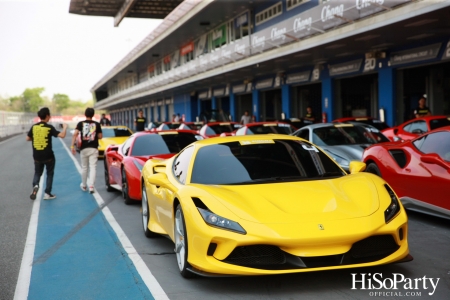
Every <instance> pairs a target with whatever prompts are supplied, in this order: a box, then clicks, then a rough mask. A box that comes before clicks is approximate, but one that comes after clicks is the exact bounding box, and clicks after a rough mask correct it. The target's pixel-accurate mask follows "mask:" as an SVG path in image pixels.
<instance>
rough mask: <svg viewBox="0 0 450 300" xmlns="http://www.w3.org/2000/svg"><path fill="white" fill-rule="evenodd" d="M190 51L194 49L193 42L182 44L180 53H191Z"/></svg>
mask: <svg viewBox="0 0 450 300" xmlns="http://www.w3.org/2000/svg"><path fill="white" fill-rule="evenodd" d="M192 51H194V42H190V43H188V44H186V45H184V46H183V47H181V50H180V54H181V55H186V54H188V53H191V52H192Z"/></svg>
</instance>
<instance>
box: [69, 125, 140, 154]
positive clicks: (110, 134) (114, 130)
mask: <svg viewBox="0 0 450 300" xmlns="http://www.w3.org/2000/svg"><path fill="white" fill-rule="evenodd" d="M102 133H103V138H102V139H100V140H98V157H100V158H103V157H104V156H105V149H106V147H108V146H109V145H119V144H123V143H124V142H125V141H126V140H127V139H128V137H129V136H131V135H132V134H133V131H131V129H130V128H128V127H127V126H122V125H118V126H102ZM80 147H81V137H80V135H78V137H77V142H76V149H77V151H78V152H79V151H80Z"/></svg>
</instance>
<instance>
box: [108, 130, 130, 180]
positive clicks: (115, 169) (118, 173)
mask: <svg viewBox="0 0 450 300" xmlns="http://www.w3.org/2000/svg"><path fill="white" fill-rule="evenodd" d="M133 141H134V138H129V139H128V140H126V141H125V143H123V144H122V145H119V149H118V150H117V152H111V164H110V168H109V170H110V171H109V172H110V174H111V177H112V178H113V180H114V182H116V183H117V184H120V185H122V160H123V157H124V156H128V154H129V153H128V152H129V150H130V146H131V144H132V143H133ZM108 155H109V154H108Z"/></svg>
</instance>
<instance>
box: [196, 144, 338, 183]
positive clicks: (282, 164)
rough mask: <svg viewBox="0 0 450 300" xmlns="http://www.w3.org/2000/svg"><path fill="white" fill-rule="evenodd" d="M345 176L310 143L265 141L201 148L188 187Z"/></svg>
mask: <svg viewBox="0 0 450 300" xmlns="http://www.w3.org/2000/svg"><path fill="white" fill-rule="evenodd" d="M344 175H345V173H344V172H343V171H342V170H341V169H340V168H339V167H338V166H337V165H336V163H334V162H333V161H332V160H331V159H330V158H329V157H328V156H327V155H325V154H324V153H323V152H322V151H320V150H319V149H317V148H316V147H315V146H313V145H311V144H309V143H306V142H303V141H297V140H281V139H278V140H272V139H264V140H250V141H240V142H230V143H222V144H215V145H210V146H205V147H202V148H200V149H199V150H198V152H197V155H196V157H195V161H194V166H193V170H192V176H191V183H200V184H257V183H274V182H284V181H302V180H311V179H324V178H335V177H340V176H344Z"/></svg>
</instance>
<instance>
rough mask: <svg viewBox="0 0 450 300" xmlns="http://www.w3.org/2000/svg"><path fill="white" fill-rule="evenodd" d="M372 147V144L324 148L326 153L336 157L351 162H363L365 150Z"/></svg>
mask: <svg viewBox="0 0 450 300" xmlns="http://www.w3.org/2000/svg"><path fill="white" fill-rule="evenodd" d="M369 146H371V144H357V145H339V146H323V147H321V148H322V149H324V150H325V151H328V152H330V153H332V154H334V155H337V156H340V157H342V158H345V159H347V160H349V161H352V160H357V161H361V159H362V156H363V152H364V149H366V148H367V147H369Z"/></svg>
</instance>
